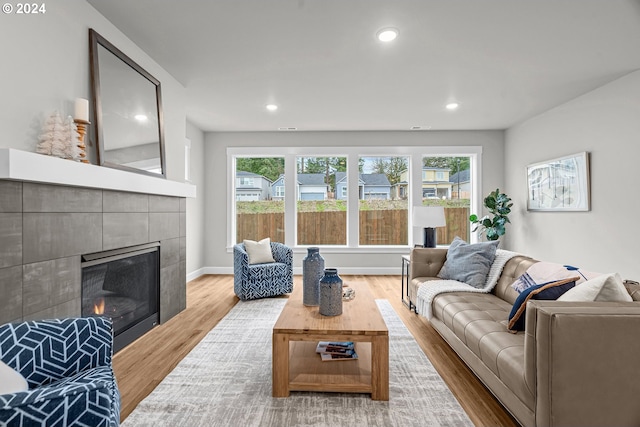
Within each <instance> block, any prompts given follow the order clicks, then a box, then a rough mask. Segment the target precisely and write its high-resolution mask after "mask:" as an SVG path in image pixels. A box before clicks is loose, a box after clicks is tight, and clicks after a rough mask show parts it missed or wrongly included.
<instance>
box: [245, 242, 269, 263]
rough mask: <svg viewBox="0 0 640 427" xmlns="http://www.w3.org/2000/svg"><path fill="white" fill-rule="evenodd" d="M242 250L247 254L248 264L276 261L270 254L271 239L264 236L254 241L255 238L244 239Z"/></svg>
mask: <svg viewBox="0 0 640 427" xmlns="http://www.w3.org/2000/svg"><path fill="white" fill-rule="evenodd" d="M243 243H244V250H245V251H247V255H249V264H264V263H267V262H276V260H275V259H273V255H272V254H271V239H270V238H268V237H267V238H265V239H262V240H260V241H259V242H256V241H255V240H245V241H244V242H243Z"/></svg>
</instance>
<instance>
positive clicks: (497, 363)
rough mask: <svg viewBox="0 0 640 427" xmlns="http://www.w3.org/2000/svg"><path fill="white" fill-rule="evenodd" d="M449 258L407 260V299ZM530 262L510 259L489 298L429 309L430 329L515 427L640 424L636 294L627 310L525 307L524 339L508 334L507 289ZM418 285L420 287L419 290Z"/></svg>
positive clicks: (465, 296)
mask: <svg viewBox="0 0 640 427" xmlns="http://www.w3.org/2000/svg"><path fill="white" fill-rule="evenodd" d="M446 256H447V249H444V248H431V249H429V248H420V249H414V250H413V251H412V253H411V257H410V259H411V264H410V269H409V290H408V293H409V299H410V301H412V303H413V304H415V302H416V298H417V293H418V288H419V287H420V286H429V284H428V282H429V280H434V279H437V277H436V276H437V274H438V272H439V271H440V268H441V267H442V265H443V264H444V262H445V260H446ZM536 262H537V261H536V260H534V259H532V258H529V257H526V256H520V255H518V256H515V257H514V258H511V259H510V260H509V261H508V262H507V263H506V264H505V266H504V268H503V270H502V273H501V275H500V277H499V279H498V283H497V285H496V287H495V288H494V289H493V291H492V292H491V293H488V294H480V293H467V292H451V293H443V294H440V295H438V296H436V297H435V298H434V299H433V301H432V305H431V307H432V319H431V320H430V322H431V324H432V325H433V327H434V328H435V329H436V330H437V331H438V333H440V335H441V336H442V337H443V338H444V339H445V340H446V341H447V343H448V344H449V345H450V346H451V347H452V348H453V350H455V351H456V353H457V354H458V355H459V356H460V358H461V359H462V360H463V361H464V362H465V363H466V364H467V365H468V366H469V368H470V369H471V370H472V371H473V372H474V373H475V374H476V375H477V376H478V378H479V379H480V380H481V381H482V382H483V383H484V384H485V386H486V387H487V388H488V389H489V390H490V391H491V392H492V393H493V394H494V395H495V396H496V398H498V400H499V401H500V402H501V403H502V404H503V406H504V407H505V408H506V409H507V410H508V411H509V412H511V414H512V415H513V416H514V417H515V418H516V419H517V420H518V422H519V423H520V424H522V425H523V426H638V425H640V405H639V404H638V396H640V367H639V366H640V365H639V364H638V360H639V358H640V302H638V301H639V300H640V289H638V285H637V284H632V283H629V284H626V286H627V290H628V291H629V293H630V294H631V296H632V298H633V300H634V301H633V302H560V301H530V302H529V303H528V304H527V311H526V325H525V331H524V332H518V333H512V332H510V331H508V330H507V323H508V321H507V319H508V316H509V312H510V311H511V308H512V306H513V303H514V302H515V300H516V298H517V296H518V293H517V292H516V291H515V290H514V289H513V288H511V286H510V285H511V284H512V283H513V282H514V281H515V280H516V279H517V278H518V277H520V275H522V274H523V273H524V272H525V271H526V270H527V268H529V266H531V265H532V264H534V263H536ZM425 282H426V283H425Z"/></svg>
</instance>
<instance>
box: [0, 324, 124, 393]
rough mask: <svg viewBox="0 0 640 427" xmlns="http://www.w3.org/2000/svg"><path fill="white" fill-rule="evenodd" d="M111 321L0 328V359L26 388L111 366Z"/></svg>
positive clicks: (9, 325)
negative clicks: (18, 373)
mask: <svg viewBox="0 0 640 427" xmlns="http://www.w3.org/2000/svg"><path fill="white" fill-rule="evenodd" d="M112 327H113V325H112V321H111V319H109V318H106V317H85V318H66V319H53V320H37V321H31V322H21V323H14V324H6V325H2V326H0V359H2V361H3V362H5V363H6V364H7V365H8V366H10V367H11V368H13V369H15V370H17V371H18V372H20V374H22V376H23V377H25V379H26V380H27V382H28V383H29V388H34V387H38V386H41V385H46V384H49V383H51V382H53V381H57V380H59V379H61V378H67V377H71V376H73V375H75V374H77V373H79V372H82V371H85V370H88V369H92V368H96V367H99V366H109V367H110V366H111V358H112V356H113V330H112Z"/></svg>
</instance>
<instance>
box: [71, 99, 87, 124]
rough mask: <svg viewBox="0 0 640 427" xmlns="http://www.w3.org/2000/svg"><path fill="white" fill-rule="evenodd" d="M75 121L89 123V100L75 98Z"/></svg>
mask: <svg viewBox="0 0 640 427" xmlns="http://www.w3.org/2000/svg"><path fill="white" fill-rule="evenodd" d="M74 118H75V119H76V120H83V121H85V122H88V121H89V100H88V99H83V98H76V114H75V116H74Z"/></svg>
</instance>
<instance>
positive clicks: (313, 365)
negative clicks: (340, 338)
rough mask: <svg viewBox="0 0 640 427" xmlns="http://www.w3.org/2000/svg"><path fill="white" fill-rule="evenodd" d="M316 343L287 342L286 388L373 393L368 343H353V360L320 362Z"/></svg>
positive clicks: (369, 346)
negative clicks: (287, 380) (287, 375)
mask: <svg viewBox="0 0 640 427" xmlns="http://www.w3.org/2000/svg"><path fill="white" fill-rule="evenodd" d="M316 344H317V342H315V341H313V342H309V341H292V342H290V345H289V390H290V391H324V392H343V393H372V387H371V343H364V342H362V343H356V346H355V350H356V353H357V354H358V359H356V360H340V361H331V362H323V361H322V360H320V355H319V354H317V353H316Z"/></svg>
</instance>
